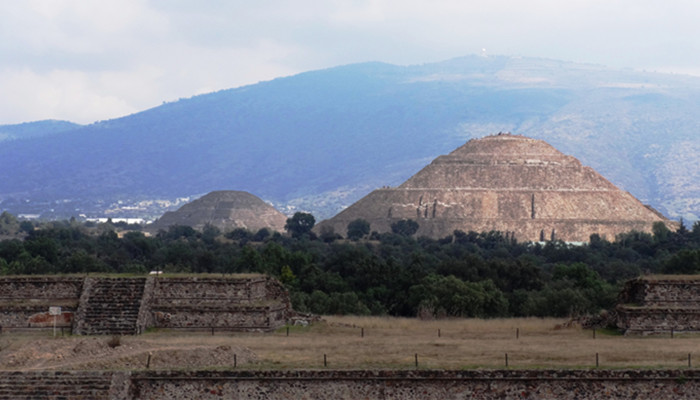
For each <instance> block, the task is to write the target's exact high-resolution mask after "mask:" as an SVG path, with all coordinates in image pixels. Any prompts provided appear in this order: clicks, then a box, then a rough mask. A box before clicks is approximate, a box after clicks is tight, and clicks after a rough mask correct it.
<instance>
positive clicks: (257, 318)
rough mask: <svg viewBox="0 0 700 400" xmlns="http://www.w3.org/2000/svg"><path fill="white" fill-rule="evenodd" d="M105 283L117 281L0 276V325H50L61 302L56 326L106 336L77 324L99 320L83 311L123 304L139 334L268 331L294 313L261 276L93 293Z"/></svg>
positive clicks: (153, 283) (150, 282)
mask: <svg viewBox="0 0 700 400" xmlns="http://www.w3.org/2000/svg"><path fill="white" fill-rule="evenodd" d="M123 280H124V282H127V281H129V279H126V278H124V279H123ZM131 280H134V279H133V278H132V279H131ZM142 280H143V278H142ZM103 281H104V282H103ZM108 281H109V282H115V281H116V282H117V283H118V282H119V279H114V278H98V277H89V278H62V277H38V278H24V277H21V278H3V279H0V327H3V328H4V329H10V328H27V327H44V326H45V327H48V326H53V317H50V316H49V315H48V310H49V307H50V306H62V309H63V311H64V315H60V316H58V318H57V326H65V327H71V326H72V327H73V328H74V329H73V330H74V333H77V334H85V333H103V334H107V333H108V331H104V332H102V331H99V330H98V331H99V332H98V331H95V332H93V331H92V330H86V329H82V328H81V327H83V326H84V325H86V324H88V322H89V321H88V319H90V318H92V320H91V322H90V324H93V325H99V324H100V323H101V322H100V318H102V317H101V316H100V315H99V314H95V313H92V314H95V315H96V316H95V315H93V316H92V317H90V315H92V314H91V313H90V312H88V311H89V310H91V309H97V310H101V309H108V308H110V307H112V308H114V306H115V305H116V306H117V308H118V309H121V308H124V309H125V308H127V304H126V303H129V307H131V308H134V310H135V311H134V312H133V314H134V315H133V320H134V321H130V322H129V329H128V330H129V331H133V332H143V331H144V330H145V329H147V328H150V327H156V328H176V329H177V328H189V329H209V328H212V327H214V328H218V329H226V330H264V331H267V330H274V329H276V328H279V327H281V326H283V325H284V324H286V323H287V321H289V320H290V319H291V318H292V317H293V316H294V315H295V314H294V312H293V310H292V308H291V303H290V301H289V295H288V293H287V291H286V289H285V288H284V286H283V285H282V284H281V283H279V282H278V281H277V280H275V279H272V278H269V277H265V276H255V277H246V278H241V277H235V276H234V277H230V276H229V277H216V278H214V277H182V278H178V277H176V278H161V277H159V278H155V277H149V278H147V279H145V284H140V286H142V287H143V293H142V294H141V292H140V291H139V292H138V293H137V292H135V291H134V290H132V289H120V288H119V287H118V286H119V285H116V286H115V284H114V283H112V284H111V286H109V287H112V288H113V289H103V290H102V291H103V292H104V290H107V292H105V293H102V294H101V295H99V296H98V295H96V292H95V291H96V290H97V288H98V287H99V286H100V285H101V284H103V283H107V282H108ZM109 290H113V291H114V292H113V293H114V295H113V296H109ZM93 292H95V293H93ZM117 292H118V293H117ZM125 293H126V294H130V295H131V297H130V298H129V301H128V302H127V301H126V300H124V299H122V298H121V297H119V296H122V297H123V296H124V295H125ZM118 295H119V296H118ZM134 296H136V297H134ZM132 297H133V298H132ZM119 299H121V300H119ZM98 303H99V304H98ZM103 303H104V304H103ZM122 303H123V304H122ZM117 311H119V310H113V311H112V312H111V315H112V316H114V315H117V314H116V312H117ZM102 319H108V318H107V317H104V318H102ZM122 319H123V318H122ZM90 324H88V325H90ZM132 325H133V329H131V326H132ZM76 328H78V329H76ZM125 331H126V330H125ZM110 332H111V331H110Z"/></svg>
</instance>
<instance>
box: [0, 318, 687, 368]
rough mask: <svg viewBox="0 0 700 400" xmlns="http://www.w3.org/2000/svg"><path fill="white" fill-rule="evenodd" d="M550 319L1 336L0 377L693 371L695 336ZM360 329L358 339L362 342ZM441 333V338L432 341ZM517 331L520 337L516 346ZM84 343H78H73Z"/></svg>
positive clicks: (331, 321) (353, 321) (367, 321)
mask: <svg viewBox="0 0 700 400" xmlns="http://www.w3.org/2000/svg"><path fill="white" fill-rule="evenodd" d="M565 324H566V321H565V320H557V319H534V318H532V319H529V318H528V319H493V320H475V319H455V320H436V321H420V320H416V319H404V318H381V317H326V318H325V321H324V322H320V323H317V324H314V325H313V326H310V327H291V328H290V330H289V336H287V331H286V329H284V328H283V329H281V330H278V331H277V332H272V333H231V332H226V333H225V332H216V333H215V335H214V336H212V335H211V332H204V331H202V332H182V331H155V332H149V333H147V334H145V335H142V336H138V337H123V338H122V345H121V346H119V347H117V348H115V349H110V348H109V346H107V345H106V343H107V341H108V339H109V338H94V337H93V338H85V337H66V338H59V339H55V340H54V339H51V338H48V337H47V336H49V335H48V334H46V333H42V334H32V335H26V334H19V333H16V334H9V335H8V334H4V335H3V336H0V369H49V368H61V369H86V368H89V369H100V368H107V369H115V368H116V369H120V368H129V369H141V368H144V366H145V362H146V358H147V354H148V353H149V352H150V353H151V354H152V355H153V360H152V363H151V368H230V367H232V364H233V358H234V354H235V355H236V357H237V362H238V366H239V368H248V369H303V368H324V365H323V357H324V354H325V355H326V360H327V368H337V369H361V368H415V356H416V354H417V355H418V365H419V368H442V369H465V368H503V367H505V355H506V353H507V354H508V364H509V368H593V367H595V363H596V353H598V355H599V363H600V367H601V368H686V367H687V365H688V354H691V355H692V357H695V358H696V359H693V363H694V364H696V363H697V364H698V365H700V336H698V335H676V337H675V338H673V339H672V338H670V337H668V336H667V337H659V336H656V337H624V336H620V335H612V334H609V333H603V332H597V334H596V338H595V339H594V338H593V332H592V331H590V330H582V329H581V328H579V327H568V328H562V327H561V326H563V325H565ZM363 330H364V337H363V336H362V333H363ZM438 332H439V336H438ZM516 333H519V337H518V338H516ZM81 341H82V342H81Z"/></svg>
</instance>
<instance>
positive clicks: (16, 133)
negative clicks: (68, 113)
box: [0, 120, 80, 142]
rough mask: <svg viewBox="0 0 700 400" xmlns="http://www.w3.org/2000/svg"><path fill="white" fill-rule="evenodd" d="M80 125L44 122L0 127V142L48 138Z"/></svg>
mask: <svg viewBox="0 0 700 400" xmlns="http://www.w3.org/2000/svg"><path fill="white" fill-rule="evenodd" d="M79 127H80V125H78V124H74V123H72V122H68V121H57V120H44V121H36V122H25V123H22V124H14V125H0V142H2V141H4V140H17V139H28V138H32V137H41V136H49V135H53V134H56V133H61V132H65V131H69V130H73V129H77V128H79Z"/></svg>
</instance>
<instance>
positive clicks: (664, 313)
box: [615, 275, 700, 335]
mask: <svg viewBox="0 0 700 400" xmlns="http://www.w3.org/2000/svg"><path fill="white" fill-rule="evenodd" d="M615 313H616V314H617V318H616V319H617V326H618V327H619V328H620V329H622V330H623V332H624V333H625V334H626V335H629V334H641V335H653V334H670V335H673V334H674V333H687V332H700V277H699V276H687V275H656V276H645V277H640V278H637V279H634V280H631V281H628V282H627V283H626V284H625V287H624V288H623V290H622V292H621V293H620V298H619V302H618V306H617V307H616V308H615Z"/></svg>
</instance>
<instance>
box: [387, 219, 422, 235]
mask: <svg viewBox="0 0 700 400" xmlns="http://www.w3.org/2000/svg"><path fill="white" fill-rule="evenodd" d="M418 227H419V226H418V222H416V221H414V220H412V219H402V220H400V221H396V222H394V223H393V224H391V231H392V232H394V233H395V234H397V235H402V236H413V235H415V234H416V232H418Z"/></svg>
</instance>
